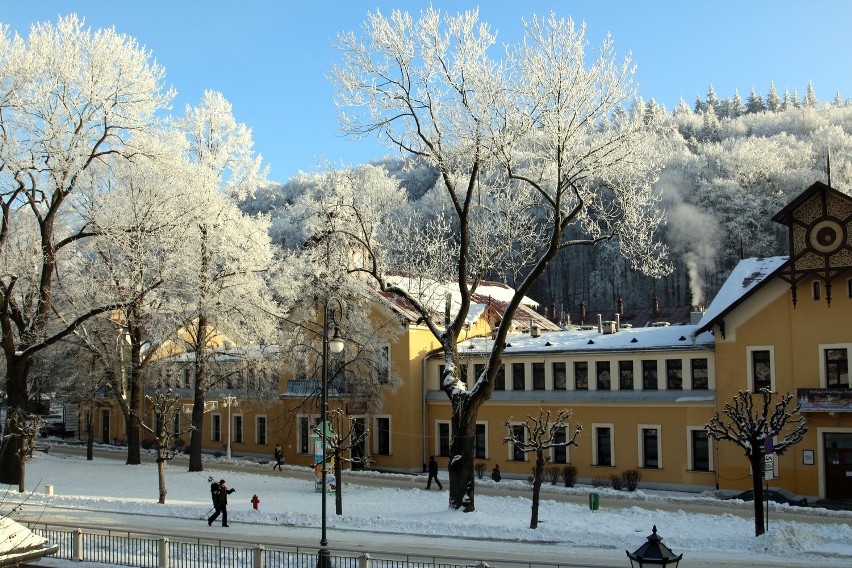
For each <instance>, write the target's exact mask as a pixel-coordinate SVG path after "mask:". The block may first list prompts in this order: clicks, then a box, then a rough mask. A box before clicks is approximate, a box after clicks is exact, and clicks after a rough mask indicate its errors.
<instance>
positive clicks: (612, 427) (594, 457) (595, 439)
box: [592, 422, 615, 467]
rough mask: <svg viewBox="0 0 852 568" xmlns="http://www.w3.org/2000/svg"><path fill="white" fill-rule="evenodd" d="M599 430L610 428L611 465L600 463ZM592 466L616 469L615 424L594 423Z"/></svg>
mask: <svg viewBox="0 0 852 568" xmlns="http://www.w3.org/2000/svg"><path fill="white" fill-rule="evenodd" d="M598 428H609V456H610V461H611V462H612V463H610V464H609V465H606V464H604V465H602V464H599V463H598ZM592 465H594V466H599V467H615V424H613V423H611V422H610V423H604V422H594V423H592Z"/></svg>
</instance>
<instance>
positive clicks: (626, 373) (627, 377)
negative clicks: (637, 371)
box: [618, 361, 633, 390]
mask: <svg viewBox="0 0 852 568" xmlns="http://www.w3.org/2000/svg"><path fill="white" fill-rule="evenodd" d="M618 388H620V389H621V390H633V361H619V362H618Z"/></svg>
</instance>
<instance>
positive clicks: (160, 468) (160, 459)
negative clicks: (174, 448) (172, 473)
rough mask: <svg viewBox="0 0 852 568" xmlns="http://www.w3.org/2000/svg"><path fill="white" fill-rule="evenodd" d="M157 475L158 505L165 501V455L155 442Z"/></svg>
mask: <svg viewBox="0 0 852 568" xmlns="http://www.w3.org/2000/svg"><path fill="white" fill-rule="evenodd" d="M157 475H158V477H159V480H160V505H165V503H166V456H165V452H164V451H163V448H162V447H160V444H159V443H158V444H157Z"/></svg>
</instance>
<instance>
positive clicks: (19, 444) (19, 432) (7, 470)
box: [0, 352, 32, 485]
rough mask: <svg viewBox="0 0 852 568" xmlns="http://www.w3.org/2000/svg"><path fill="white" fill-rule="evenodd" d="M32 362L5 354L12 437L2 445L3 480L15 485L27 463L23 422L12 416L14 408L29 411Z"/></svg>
mask: <svg viewBox="0 0 852 568" xmlns="http://www.w3.org/2000/svg"><path fill="white" fill-rule="evenodd" d="M31 364H32V361H31V359H30V358H29V357H19V356H17V355H14V354H9V353H8V352H7V353H6V394H7V396H8V400H7V403H6V404H7V406H6V428H5V429H4V432H6V435H7V436H9V437H7V438H6V440H7V441H6V442H5V443H3V444H2V446H0V483H3V484H7V485H14V484H18V483H21V478H22V473H23V468H24V467H25V465H24V463H23V462H24V456H23V448H24V424H23V422H21V421H19V420H17V419H14V420H13V419H11V418H12V417H13V416H14V415H15V413H14V412H13V410H14V409H19V410H20V411H21V412H27V399H28V398H29V397H28V395H27V375H28V373H29V370H30V366H31Z"/></svg>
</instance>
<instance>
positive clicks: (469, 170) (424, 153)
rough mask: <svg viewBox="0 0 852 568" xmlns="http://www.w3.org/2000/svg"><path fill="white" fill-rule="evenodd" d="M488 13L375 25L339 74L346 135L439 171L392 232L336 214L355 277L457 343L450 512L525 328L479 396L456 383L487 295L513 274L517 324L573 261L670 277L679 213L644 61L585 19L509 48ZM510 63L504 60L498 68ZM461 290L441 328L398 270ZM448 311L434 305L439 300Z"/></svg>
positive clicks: (470, 489)
mask: <svg viewBox="0 0 852 568" xmlns="http://www.w3.org/2000/svg"><path fill="white" fill-rule="evenodd" d="M478 18H479V15H478V12H477V11H468V12H464V13H462V14H457V15H449V14H441V13H440V12H439V11H437V10H435V9H433V8H431V7H430V8H428V9H426V10H423V11H422V12H421V13H420V17H419V18H417V19H415V18H412V16H410V15H409V14H408V13H405V12H401V11H396V10H395V11H393V12H392V14H391V15H390V17H387V16H385V15H383V14H381V13H379V12H375V13H371V14H369V15H368V17H367V20H366V22H365V23H364V26H363V33H362V34H361V35H357V34H356V33H354V32H350V33H344V34H342V35H340V36H339V37H338V42H337V46H338V48H339V50H340V52H341V54H342V61H341V62H340V64H339V65H337V66H335V67H334V68H333V70H332V76H333V80H334V83H335V86H336V88H337V102H338V106H339V108H341V109H343V110H342V111H341V115H340V118H341V124H342V126H343V128H344V129H345V131H346V132H348V133H349V134H350V135H352V136H353V137H360V136H365V135H373V134H374V135H377V136H379V138H380V139H381V140H383V141H384V142H385V143H386V144H387V145H388V147H390V148H392V149H395V150H397V151H399V152H400V153H401V154H403V155H405V156H409V157H412V158H417V159H418V160H419V161H420V162H421V163H426V164H428V165H430V166H431V167H432V168H433V169H434V170H435V171H437V172H438V174H439V180H438V182H437V183H436V185H435V188H434V189H433V191H434V192H435V194H436V195H435V197H434V198H433V200H434V204H435V207H434V212H433V214H431V215H420V216H411V215H407V214H406V213H408V211H407V210H406V208H405V207H402V208H400V209H399V210H397V211H396V212H395V213H393V214H390V215H388V216H387V217H386V219H385V221H384V222H383V223H380V224H373V223H370V224H363V223H360V220H361V219H362V218H363V217H364V216H365V215H369V212H368V211H365V210H364V209H363V208H362V207H361V206H359V204H358V203H356V202H355V201H354V200H350V201H339V202H337V203H331V202H329V207H331V208H332V210H333V212H332V213H331V214H329V215H328V217H327V222H328V225H329V227H330V229H329V232H331V231H334V232H338V233H340V234H345V235H346V236H347V238H348V242H349V243H350V244H351V245H352V247H353V248H355V249H356V253H355V254H353V255H352V257H353V264H352V265H350V271H353V272H359V273H363V274H366V275H368V276H369V277H370V278H371V279H373V281H374V282H375V283H376V285H378V286H379V287H380V288H381V289H382V290H383V291H385V292H390V293H393V294H395V295H397V296H398V297H400V298H403V299H405V300H406V301H407V302H408V303H409V304H410V305H412V306H413V307H414V308H415V309H416V310H417V311H418V312H419V314H420V315H421V318H422V321H423V322H424V324H425V325H427V326H428V327H429V329H430V330H431V332H432V334H433V335H434V336H435V338H436V339H437V340H438V342H439V343H440V344H441V346H442V348H443V351H444V354H445V373H446V375H445V377H444V378H443V380H442V385H443V388H444V391H445V393H446V394H447V397H448V398H449V399H450V401H451V404H452V407H453V416H452V427H451V432H452V434H451V441H450V445H451V447H450V454H451V455H458V456H461V459H458V460H453V461H452V462H451V463H450V467H449V473H450V491H449V504H450V507H452V508H455V509H459V508H461V507H462V506H463V505H464V507H465V509H470V510H472V509H473V508H474V478H475V472H474V467H473V461H474V457H473V456H474V447H473V440H474V438H475V436H474V434H475V424H476V415H477V411H478V409H479V407H480V405H482V404H483V403H484V402H485V401H486V400H488V399H489V398H490V396H491V391H492V389H493V385H494V380H495V377H496V375H497V372H498V370H499V368H500V364H501V356H502V351H503V348H504V345H505V342H506V334H507V332H508V329H509V327H510V326H508V325H504V326H500V329H499V333H498V336H497V340H496V341H495V344H494V345H495V347H494V349H493V351H492V352H491V354H490V358H489V360H488V362H487V365H486V367H485V370H484V371H483V373H482V375H480V376H479V377H478V378H477V380H476V382H475V384H474V385H473V386H472V387H471V388H470V389H467V388H462V385H461V383H460V381H459V380H458V378H457V377H456V373H457V369H458V364H457V363H458V354H457V342H458V339H459V336H460V334H461V333H462V330H463V329H464V324H465V322H466V318H467V316H468V312H469V310H470V306H471V295H472V294H473V293H474V292H475V291H476V289H477V287H478V286H479V284H480V282H481V281H482V280H483V279H484V278H486V277H489V278H494V277H495V275H499V276H501V277H502V278H503V279H504V280H505V281H508V282H511V283H512V285H513V287H514V288H515V291H516V292H515V295H514V297H513V298H511V300H510V301H509V302H508V305H507V308H506V311H505V314H504V318H503V319H504V321H507V322H508V321H511V319H512V318H513V316H514V314H515V313H516V311H517V309H518V306H519V305H520V303H521V301H522V299H523V298H524V297H525V296H526V294H527V293H528V292H530V290H531V288H532V286H533V284H534V283H535V282H536V281H537V280H538V279H539V278H540V277H541V275H542V274H543V272H544V270H545V268H546V266H547V265H548V263H549V262H550V261H551V260H553V259H554V257H555V256H556V255H557V254H558V253H559V251H561V250H563V249H566V248H569V247H573V246H576V245H592V244H595V243H598V242H602V241H607V240H613V241H616V242H617V243H618V244H619V245H620V250H621V253H622V254H623V255H624V256H625V257H626V258H628V259H630V261H631V262H632V265H633V266H634V268H636V269H638V270H640V271H642V272H644V273H646V274H649V275H662V274H665V273H666V272H667V271H668V270H669V266H668V263H667V261H666V250H665V248H664V247H663V246H661V245H660V244H659V242H658V241H657V234H658V230H659V229H660V227H661V225H662V223H663V221H664V216H663V214H662V213H661V212H660V211H659V209H658V208H657V200H658V197H657V196H656V195H655V194H654V192H653V191H652V189H651V188H652V184H653V182H654V181H655V179H656V177H657V174H658V172H659V170H660V163H661V162H660V156H659V154H658V144H657V143H656V141H657V140H658V137H657V136H656V132H655V129H654V127H653V126H654V125H653V122H652V121H651V124H645V121H643V120H642V117H632V116H631V115H630V113H629V112H627V110H626V109H625V107H624V105H625V104H626V103H628V102H629V100H630V99H631V98H632V97H633V95H634V90H635V89H634V87H633V83H632V80H633V67H632V65H631V63H630V60H629V58H625V59H623V60H621V61H619V60H617V59H616V56H615V53H614V50H613V43H612V40H611V39H609V38H607V39H606V40H605V41H604V42H603V44H602V45H601V47H600V49H598V50H597V51H595V52H588V51H587V50H586V40H585V35H584V33H585V30H584V28H583V27H577V26H575V24H574V22H573V21H572V20H570V19H567V20H562V19H557V18H556V17H555V16H551V17H550V18H538V17H535V16H534V17H533V18H532V19H531V20H530V21H526V22H523V27H524V32H525V40H524V41H523V42H521V43H520V44H518V45H515V46H508V47H506V48H505V50H504V49H503V48H502V46H500V45H499V44H498V42H497V36H496V34H495V33H493V32H492V30H491V29H490V27H489V26H488V25H487V24H484V23H480V22H479V21H478ZM494 56H497V57H502V59H498V58H495V57H494ZM395 271H396V272H402V273H405V274H408V275H422V276H423V280H424V282H427V281H431V282H436V281H437V282H444V283H446V282H449V283H451V286H452V287H453V288H454V289H457V292H454V293H453V296H454V299H453V302H452V306H451V309H449V310H448V311H447V313H446V314H444V313H440V315H436V313H435V311H434V310H430V309H429V305H430V299H429V298H427V297H424V294H428V293H430V292H433V291H434V288H431V289H430V288H429V287H427V286H424V287H423V288H422V291H423V292H424V294H419V293H418V291H417V290H416V287H415V289H411V288H404V287H402V286H399V285H397V284H396V283H395V282H394V280H393V279H391V278H389V275H390V274H391V273H393V272H395ZM432 303H434V302H432Z"/></svg>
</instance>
